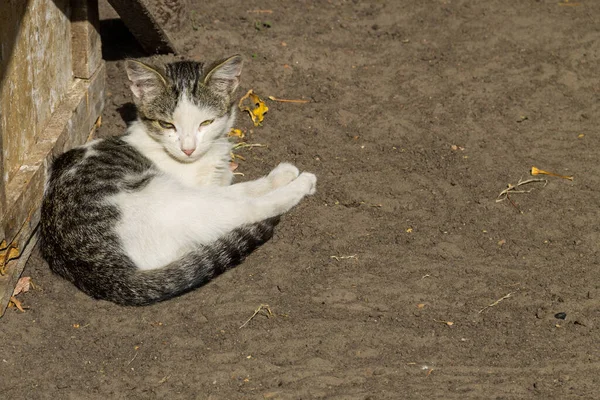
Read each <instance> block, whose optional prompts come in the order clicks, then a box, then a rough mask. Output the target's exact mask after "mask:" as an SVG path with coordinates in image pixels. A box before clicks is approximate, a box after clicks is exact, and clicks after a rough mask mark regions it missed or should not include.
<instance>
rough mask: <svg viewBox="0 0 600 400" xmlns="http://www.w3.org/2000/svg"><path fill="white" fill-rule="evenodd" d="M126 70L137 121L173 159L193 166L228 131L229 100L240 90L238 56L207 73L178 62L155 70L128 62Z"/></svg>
mask: <svg viewBox="0 0 600 400" xmlns="http://www.w3.org/2000/svg"><path fill="white" fill-rule="evenodd" d="M126 69H127V76H128V77H129V80H130V81H131V91H132V92H133V97H134V102H135V104H136V106H137V109H138V117H139V120H140V121H141V122H142V123H144V124H145V126H146V131H147V132H148V134H149V135H150V136H152V137H153V138H154V139H156V140H157V141H159V142H160V143H161V144H162V145H163V147H164V148H165V150H166V151H168V152H169V153H170V154H171V155H172V156H173V157H175V158H176V159H178V160H180V161H182V162H192V161H194V160H197V159H198V158H199V157H200V156H202V154H204V153H205V152H206V151H207V150H208V148H209V147H210V145H211V144H212V143H213V142H214V140H216V139H218V138H220V137H222V136H223V135H224V133H225V131H227V130H229V128H230V127H231V124H232V122H233V118H234V115H233V107H232V101H231V96H232V94H233V92H234V91H235V89H236V88H237V86H238V84H239V80H240V74H241V72H242V57H241V56H239V55H235V56H233V57H230V58H228V59H226V60H223V61H220V62H218V63H216V64H215V65H214V66H212V67H208V68H206V67H205V66H204V64H202V63H198V62H194V61H180V62H174V63H171V64H166V65H165V66H164V68H160V69H159V68H155V67H152V66H149V65H147V64H144V63H141V62H139V61H133V60H128V61H127V63H126Z"/></svg>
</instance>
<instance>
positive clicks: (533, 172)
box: [531, 167, 573, 181]
mask: <svg viewBox="0 0 600 400" xmlns="http://www.w3.org/2000/svg"><path fill="white" fill-rule="evenodd" d="M531 175H549V176H555V177H557V178H562V179H568V180H570V181H572V180H573V177H572V176H566V175H559V174H555V173H554V172H548V171H544V170H543V169H539V168H536V167H531Z"/></svg>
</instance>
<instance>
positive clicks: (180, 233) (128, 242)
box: [40, 56, 316, 305]
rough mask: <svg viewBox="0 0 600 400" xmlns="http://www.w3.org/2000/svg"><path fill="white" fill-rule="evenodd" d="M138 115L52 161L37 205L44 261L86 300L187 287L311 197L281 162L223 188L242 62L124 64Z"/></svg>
mask: <svg viewBox="0 0 600 400" xmlns="http://www.w3.org/2000/svg"><path fill="white" fill-rule="evenodd" d="M126 70H127V75H128V78H129V80H130V81H131V90H132V92H133V98H134V102H135V104H136V107H137V110H138V118H137V120H136V121H134V122H133V123H132V124H131V125H130V127H129V128H128V130H127V132H126V133H125V134H124V135H122V136H116V137H111V138H106V139H99V140H95V141H92V142H90V143H88V144H86V145H84V146H81V147H77V148H75V149H72V150H70V151H68V152H66V153H64V154H62V155H60V156H59V157H57V158H56V159H55V160H54V161H53V163H52V164H51V166H50V167H49V173H48V176H49V177H48V181H47V183H46V188H45V192H44V199H43V202H42V210H41V222H40V234H41V250H42V255H43V257H44V258H45V259H46V260H47V261H48V263H49V265H50V268H51V269H52V270H53V271H54V272H55V273H57V274H59V275H61V276H62V277H64V278H66V279H67V280H69V281H71V282H72V283H74V284H75V285H76V286H77V287H78V288H79V289H81V290H82V291H83V292H85V293H87V294H88V295H90V296H92V297H94V298H97V299H104V300H109V301H113V302H115V303H118V304H122V305H147V304H152V303H155V302H158V301H162V300H166V299H169V298H172V297H174V296H177V295H180V294H182V293H185V292H188V291H190V290H193V289H195V288H197V287H199V286H201V285H203V284H204V283H206V282H208V281H209V280H210V279H212V278H213V277H215V276H216V275H218V274H220V273H222V272H224V271H225V270H227V269H229V268H231V267H233V266H235V265H237V264H239V263H240V262H241V261H242V260H243V259H244V258H245V257H246V256H247V255H248V254H249V253H250V252H252V251H253V250H254V249H255V248H257V247H258V246H260V245H262V244H263V243H264V242H266V241H267V240H269V239H270V238H271V236H272V235H273V230H274V227H275V225H276V224H277V223H278V221H279V217H280V216H281V215H282V214H284V213H285V212H287V211H288V210H290V209H291V208H292V207H294V206H295V205H296V204H298V203H299V202H300V200H302V198H303V197H304V196H306V195H311V194H313V193H314V192H315V187H316V177H315V175H313V174H311V173H308V172H303V173H299V171H298V169H297V168H296V167H295V166H293V165H291V164H287V163H282V164H279V165H278V166H277V167H276V168H275V169H273V170H272V171H271V172H270V173H269V174H268V175H267V176H265V177H262V178H259V179H257V180H253V181H248V182H243V183H237V184H231V181H232V178H233V173H232V172H231V170H230V168H229V159H230V151H231V144H230V142H229V141H228V139H227V133H228V132H229V130H230V129H231V127H232V125H233V123H234V119H235V110H234V106H233V93H234V91H235V90H236V88H237V86H238V84H239V79H240V74H241V71H242V58H241V57H240V56H233V57H231V58H228V59H226V60H224V61H221V62H219V63H216V64H215V65H214V66H212V67H206V66H205V65H203V64H201V63H197V62H191V61H181V62H175V63H171V64H167V65H165V66H164V67H163V68H160V69H159V68H154V67H151V66H149V65H146V64H143V63H141V62H137V61H131V60H130V61H127V64H126Z"/></svg>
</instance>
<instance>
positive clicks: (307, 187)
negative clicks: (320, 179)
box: [294, 172, 317, 195]
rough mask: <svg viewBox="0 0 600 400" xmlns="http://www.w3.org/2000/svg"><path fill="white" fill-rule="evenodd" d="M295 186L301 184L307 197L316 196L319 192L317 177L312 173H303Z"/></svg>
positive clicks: (295, 181)
mask: <svg viewBox="0 0 600 400" xmlns="http://www.w3.org/2000/svg"><path fill="white" fill-rule="evenodd" d="M294 183H295V184H300V185H301V186H302V188H303V189H304V193H306V194H307V195H312V194H315V192H316V191H317V177H316V176H315V174H311V173H310V172H303V173H301V174H300V176H298V177H297V178H296V179H295V180H294Z"/></svg>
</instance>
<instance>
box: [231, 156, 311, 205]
mask: <svg viewBox="0 0 600 400" xmlns="http://www.w3.org/2000/svg"><path fill="white" fill-rule="evenodd" d="M298 175H300V171H299V170H298V168H296V167H295V166H294V165H292V164H289V163H281V164H279V165H278V166H277V167H275V168H274V169H273V170H272V171H271V172H270V173H269V175H267V176H264V177H262V178H259V179H255V180H253V181H248V182H241V183H236V184H234V185H232V191H235V192H236V193H238V194H239V195H246V196H251V197H258V196H262V195H264V194H266V193H268V192H270V191H272V190H274V189H277V188H278V187H281V186H285V185H287V184H288V183H290V182H292V181H293V180H294V179H296V178H297V177H298Z"/></svg>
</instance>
